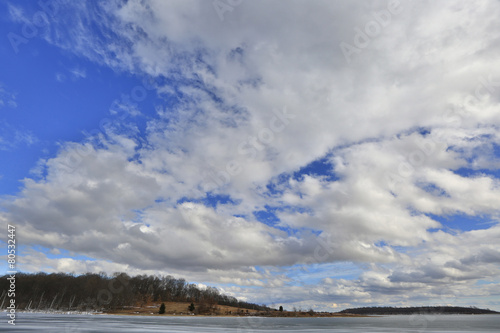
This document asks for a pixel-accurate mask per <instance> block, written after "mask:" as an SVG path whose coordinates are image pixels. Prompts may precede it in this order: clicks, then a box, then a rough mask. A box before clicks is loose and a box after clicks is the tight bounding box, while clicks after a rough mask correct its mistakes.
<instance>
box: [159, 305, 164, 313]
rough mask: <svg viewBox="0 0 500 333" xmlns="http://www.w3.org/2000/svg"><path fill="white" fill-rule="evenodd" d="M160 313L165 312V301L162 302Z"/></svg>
mask: <svg viewBox="0 0 500 333" xmlns="http://www.w3.org/2000/svg"><path fill="white" fill-rule="evenodd" d="M158 313H159V314H164V313H165V303H161V305H160V311H158Z"/></svg>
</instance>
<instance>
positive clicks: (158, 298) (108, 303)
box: [0, 272, 269, 311]
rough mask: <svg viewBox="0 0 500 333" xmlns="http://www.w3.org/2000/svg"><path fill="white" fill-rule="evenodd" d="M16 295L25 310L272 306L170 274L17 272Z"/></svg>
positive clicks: (0, 286)
mask: <svg viewBox="0 0 500 333" xmlns="http://www.w3.org/2000/svg"><path fill="white" fill-rule="evenodd" d="M7 277H8V275H4V276H2V278H1V279H0V291H1V296H0V309H3V308H5V307H6V306H7V303H6V301H7V302H8V298H6V296H7V291H8V290H9V281H8V280H7ZM15 298H16V305H17V308H18V309H21V310H53V311H109V310H116V309H122V308H125V307H131V306H144V305H146V304H149V303H151V302H192V303H196V304H200V305H201V308H206V309H210V308H213V307H214V306H215V305H217V304H218V305H228V306H234V307H239V308H243V309H255V310H259V311H266V310H269V308H268V307H266V306H265V305H257V304H253V303H247V302H242V301H239V300H238V299H236V298H235V297H233V296H228V295H224V294H221V293H220V292H219V290H218V289H217V288H214V287H207V288H199V287H198V286H197V285H195V284H192V283H188V282H186V280H185V279H176V278H174V277H172V276H170V275H168V276H155V275H137V276H129V275H128V274H126V273H114V274H113V275H111V276H108V275H107V274H105V273H103V272H101V273H99V274H95V273H86V274H82V275H73V274H68V273H52V274H47V273H31V274H30V273H17V274H16V295H15Z"/></svg>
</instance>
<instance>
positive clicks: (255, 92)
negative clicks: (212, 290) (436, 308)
mask: <svg viewBox="0 0 500 333" xmlns="http://www.w3.org/2000/svg"><path fill="white" fill-rule="evenodd" d="M60 5H61V6H69V7H68V8H65V13H67V15H65V16H61V17H57V18H54V21H53V23H52V28H53V29H51V31H50V33H49V34H46V35H44V38H45V39H46V40H47V41H48V42H49V43H52V44H54V45H56V46H58V47H61V48H63V49H66V50H69V51H71V52H74V53H75V54H77V55H79V56H83V57H86V58H88V59H89V60H91V61H93V62H96V63H99V64H101V65H105V66H109V67H111V68H113V69H114V70H116V71H126V72H130V73H133V74H135V75H139V76H146V77H149V78H150V79H151V80H152V82H153V87H154V89H156V91H157V92H158V94H159V95H160V96H162V97H164V98H165V100H167V99H168V98H170V97H172V96H173V95H175V96H182V98H180V99H181V102H179V103H177V104H175V105H170V104H167V103H165V105H158V106H157V114H156V117H155V118H151V119H148V124H147V129H146V132H145V134H144V136H142V137H140V138H138V136H137V133H136V132H134V131H132V133H130V132H127V133H121V132H120V133H119V134H118V133H116V132H113V131H112V130H111V129H109V131H108V130H107V131H106V133H105V135H101V136H99V137H96V138H94V140H95V141H94V142H83V143H68V144H67V145H66V146H64V147H63V148H62V149H61V150H60V152H59V153H58V154H57V156H54V157H53V158H51V159H48V160H47V161H46V162H45V165H46V168H47V175H46V176H45V178H44V179H42V180H39V181H35V180H31V179H26V180H25V183H24V189H23V190H22V192H21V193H20V194H19V195H18V196H17V197H14V198H10V199H9V200H6V201H4V206H5V207H6V209H5V211H1V212H0V214H1V216H2V219H4V220H6V221H9V222H11V223H16V224H18V225H20V226H22V228H20V229H19V230H20V231H19V235H20V237H21V236H22V237H23V242H24V243H25V244H27V245H42V246H45V247H47V248H61V249H66V250H69V251H74V252H76V253H81V254H84V255H87V256H90V257H92V258H95V259H97V260H98V261H96V262H91V263H87V262H83V261H77V260H73V259H71V258H68V259H65V260H62V259H59V260H57V261H56V260H55V259H51V260H48V259H47V258H45V259H44V258H40V261H34V259H33V260H31V261H30V263H29V264H26V268H27V269H31V270H35V269H36V267H44V266H43V265H45V264H47V263H50V265H51V266H50V267H51V268H50V269H52V270H58V269H73V270H77V271H83V270H85V269H89V270H96V269H103V270H109V268H106V267H105V266H106V265H107V264H105V263H109V262H110V263H109V265H110V267H112V269H113V270H114V269H120V270H121V269H127V270H130V271H137V272H139V271H144V272H151V271H154V270H155V269H158V270H159V271H160V272H174V273H177V274H179V275H180V276H187V278H188V279H190V280H192V278H190V276H192V277H195V278H199V279H200V280H198V281H206V282H213V283H220V284H236V285H240V286H248V285H252V286H258V287H260V289H255V290H257V291H255V290H253V291H249V290H245V289H244V288H243V287H231V288H233V289H231V288H228V287H227V286H226V287H225V288H226V289H227V291H228V292H232V293H234V294H235V295H237V296H240V297H244V298H248V299H250V300H251V299H260V300H265V299H266V297H267V296H266V295H268V296H269V292H270V290H272V288H275V287H279V290H280V291H279V292H278V293H279V295H278V294H276V293H274V294H273V295H275V296H276V299H280V300H282V301H283V302H284V303H287V304H298V305H301V306H304V307H306V306H313V307H315V308H317V309H319V308H328V309H330V308H332V309H333V308H336V307H338V306H347V305H348V304H375V303H376V302H377V300H378V302H381V301H382V300H386V301H393V302H396V303H398V302H410V301H412V300H414V301H418V300H419V299H420V298H419V297H423V296H422V295H425V296H426V297H427V298H428V299H429V298H434V299H440V298H439V297H440V296H439V292H440V291H439V290H440V288H441V290H442V286H443V285H447V286H450V288H451V286H458V287H457V289H456V290H457V294H458V295H456V296H457V297H475V296H479V295H482V294H483V293H484V294H489V295H493V294H494V293H498V290H495V288H493V287H491V286H488V287H484V288H483V287H481V286H478V285H476V284H475V283H476V282H477V281H479V280H488V281H491V282H494V281H497V280H498V277H499V273H500V272H499V271H498V269H497V268H495V267H496V266H495V265H496V264H498V260H499V259H498V258H499V249H498V246H497V245H496V244H495V242H494V240H495V237H496V236H495V235H496V234H497V233H498V226H497V224H496V222H497V220H496V218H497V216H498V204H497V203H498V202H499V199H500V183H499V181H498V179H497V178H496V177H495V176H494V175H492V174H491V173H488V172H487V171H488V170H489V171H495V170H497V169H498V166H499V164H498V163H499V162H498V152H497V150H498V146H499V145H500V142H499V139H500V138H499V137H498V134H497V132H498V126H499V125H500V114H499V113H498V110H497V109H498V100H499V96H500V84H499V83H498V82H499V81H500V73H499V72H498V70H497V68H499V66H498V65H499V63H498V62H499V60H498V57H496V56H495V55H496V54H498V51H499V50H498V49H499V47H500V46H499V45H498V43H497V40H498V34H499V31H500V29H498V28H499V27H498V25H499V24H500V23H498V20H497V17H498V14H499V11H500V7H499V6H498V4H497V3H495V2H493V1H489V2H479V1H478V2H465V1H462V2H455V3H415V2H406V1H401V2H397V3H392V2H391V3H390V4H388V3H385V2H373V1H370V2H364V1H362V2H356V3H347V2H346V3H341V2H329V1H312V2H307V3H306V2H303V1H291V2H287V4H286V5H285V4H284V3H283V2H262V1H246V2H243V3H241V5H239V6H238V7H237V8H235V9H234V10H233V11H231V12H226V13H224V15H223V18H224V19H223V20H221V19H220V15H219V14H220V13H219V14H218V13H217V11H216V10H215V9H214V8H213V6H212V3H211V2H210V1H168V2H165V1H148V2H140V1H129V2H127V3H106V4H94V3H78V4H76V3H68V4H60ZM390 6H396V7H397V8H398V9H397V10H396V9H394V8H395V7H394V8H393V7H390ZM391 8H392V9H391ZM389 9H391V10H394V11H392V12H391V11H389ZM12 10H13V9H12ZM12 10H11V11H12ZM383 11H385V13H387V12H390V13H392V14H391V15H390V18H388V19H387V20H389V21H387V22H383V24H382V23H378V24H379V25H378V26H379V28H380V29H379V30H380V31H379V32H378V33H374V32H373V31H372V32H367V31H365V32H363V30H366V29H368V28H367V27H370V24H371V25H373V24H374V23H370V22H377V17H378V18H380V15H381V14H380V13H382V12H383ZM14 14H15V16H16V18H17V20H20V17H22V12H21V11H18V10H17V11H14V12H12V13H11V15H14ZM386 18H387V17H386ZM68 22H72V24H70V25H69V24H68ZM88 22H92V24H94V25H91V24H89V23H88ZM95 29H97V30H98V31H100V32H101V33H99V34H97V33H96V31H95ZM359 31H361V32H362V33H363V34H364V35H365V37H364V38H365V39H366V40H367V42H366V43H365V44H366V45H365V44H363V45H364V46H363V47H360V45H359V43H357V41H358V42H359V41H360V39H359V38H362V37H359V36H358V37H357V35H356V34H357V33H359ZM368 35H369V36H368ZM343 43H345V44H349V45H351V46H353V47H356V50H357V51H355V52H354V53H352V54H351V55H350V56H349V57H346V55H345V52H343V50H342V47H341V45H345V44H343ZM72 73H73V75H75V77H78V78H79V77H85V75H86V74H85V73H86V72H85V71H81V70H79V69H78V70H75V71H73V72H72ZM165 77H169V78H171V80H168V82H166V81H165V80H163V79H162V78H165ZM132 113H133V114H139V113H140V110H136V109H134V110H133V112H131V114H132ZM117 122H119V120H117ZM115 125H116V124H115ZM320 158H324V159H325V163H326V164H327V165H329V166H330V168H331V169H330V170H331V171H330V173H329V175H320V174H314V173H309V174H307V173H305V172H303V174H302V175H301V176H300V177H296V176H294V173H296V172H299V170H301V169H302V168H304V167H306V166H307V165H309V164H310V163H312V162H314V161H316V160H318V159H320ZM463 169H468V170H471V172H475V173H474V174H473V175H472V176H470V175H465V174H464V173H463V172H461V171H460V170H463ZM476 171H477V172H476ZM271 188H272V190H271ZM207 192H209V194H210V195H213V196H217V195H222V196H227V197H229V198H231V202H230V203H224V204H222V203H218V204H216V205H214V206H210V205H206V204H204V203H203V200H204V199H206V197H207ZM271 209H274V214H275V215H276V217H277V222H276V223H274V224H273V223H263V221H260V220H259V219H258V218H256V217H255V215H254V212H256V211H261V210H271ZM432 214H433V215H437V216H452V215H454V214H466V215H469V216H476V217H478V216H484V215H487V216H491V217H492V219H493V220H494V221H495V222H494V223H493V224H492V225H491V226H489V227H488V229H486V230H473V231H467V232H459V233H449V232H447V231H446V230H445V229H443V228H442V227H443V226H442V225H441V224H440V222H439V221H437V220H436V219H435V218H433V217H432ZM496 238H497V237H496ZM108 261H109V262H108ZM345 261H349V262H354V263H356V264H357V265H360V267H361V268H360V269H361V271H362V273H359V274H358V276H356V277H354V278H351V279H345V278H338V277H335V276H333V274H331V272H329V271H328V269H326V268H325V267H328V265H329V264H331V263H338V262H345ZM294 265H299V266H301V265H302V267H304V269H306V270H307V269H309V268H310V267H313V266H314V267H317V269H319V270H320V271H321V274H322V275H323V276H324V278H323V280H321V282H320V283H319V284H318V285H314V284H312V283H308V282H303V283H302V284H299V285H297V283H298V282H297V280H300V279H299V276H298V275H293V274H292V273H290V270H289V269H290V267H294ZM256 267H257V268H260V267H267V268H270V267H273V269H275V271H269V272H266V273H262V272H260V271H258V270H257V268H256ZM329 274H331V275H330V276H329ZM466 287H470V289H467V288H466ZM401 297H403V300H401ZM301 300H302V301H301ZM420 300H422V299H420ZM300 302H304V303H300ZM398 304H399V303H398ZM408 304H409V303H408Z"/></svg>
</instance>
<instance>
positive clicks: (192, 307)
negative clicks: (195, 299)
mask: <svg viewBox="0 0 500 333" xmlns="http://www.w3.org/2000/svg"><path fill="white" fill-rule="evenodd" d="M188 310H189V311H191V312H193V311H194V304H193V303H191V305H190V306H188Z"/></svg>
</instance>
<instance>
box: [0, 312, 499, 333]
mask: <svg viewBox="0 0 500 333" xmlns="http://www.w3.org/2000/svg"><path fill="white" fill-rule="evenodd" d="M4 315H5V313H4ZM277 331H278V332H335V333H341V332H345V333H348V332H349V333H350V332H359V333H368V332H398V333H401V332H411V333H417V332H426V333H435V332H468V333H476V332H499V331H500V315H481V316H479V315H476V316H471V315H418V316H387V317H369V318H251V317H248V318H247V317H240V318H238V317H236V318H235V317H228V318H223V317H166V316H165V317H146V316H134V317H128V316H111V315H56V314H40V313H18V316H17V320H16V326H12V325H8V324H7V316H5V318H4V319H3V323H1V324H0V332H60V333H83V332H111V333H113V332H116V333H126V332H238V333H252V332H255V333H257V332H260V333H265V332H277Z"/></svg>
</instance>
